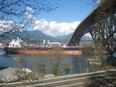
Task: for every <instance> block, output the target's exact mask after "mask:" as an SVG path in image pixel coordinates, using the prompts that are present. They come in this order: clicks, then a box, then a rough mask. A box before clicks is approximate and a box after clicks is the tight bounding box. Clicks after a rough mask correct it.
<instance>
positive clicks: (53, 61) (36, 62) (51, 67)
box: [0, 54, 89, 75]
mask: <svg viewBox="0 0 116 87" xmlns="http://www.w3.org/2000/svg"><path fill="white" fill-rule="evenodd" d="M88 58H89V57H86V56H74V55H72V56H69V55H21V54H20V55H5V54H0V67H26V68H29V69H31V70H32V71H34V72H38V73H44V74H51V73H53V74H55V75H65V74H73V73H80V72H86V70H87V68H88V64H87V60H88Z"/></svg>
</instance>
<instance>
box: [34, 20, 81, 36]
mask: <svg viewBox="0 0 116 87" xmlns="http://www.w3.org/2000/svg"><path fill="white" fill-rule="evenodd" d="M79 23H80V21H74V22H70V23H68V22H61V23H57V22H56V21H50V22H48V21H47V20H45V19H41V20H36V21H35V26H34V29H36V30H37V29H39V30H41V31H42V32H43V33H46V34H49V35H52V36H57V35H67V34H70V33H73V32H74V31H75V29H76V27H77V26H78V25H79Z"/></svg>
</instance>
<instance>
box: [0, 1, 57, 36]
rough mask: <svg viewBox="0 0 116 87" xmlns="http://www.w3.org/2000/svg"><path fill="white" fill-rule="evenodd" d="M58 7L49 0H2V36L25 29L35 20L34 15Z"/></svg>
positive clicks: (0, 3)
mask: <svg viewBox="0 0 116 87" xmlns="http://www.w3.org/2000/svg"><path fill="white" fill-rule="evenodd" d="M56 8H57V7H56V5H55V3H54V4H51V3H50V2H48V1H47V0H0V37H3V36H4V35H5V34H8V33H9V32H12V31H15V30H20V29H23V28H24V27H25V26H26V25H28V24H29V23H32V22H33V20H35V17H34V16H33V15H36V14H40V13H41V12H43V11H45V12H50V11H52V10H55V9H56Z"/></svg>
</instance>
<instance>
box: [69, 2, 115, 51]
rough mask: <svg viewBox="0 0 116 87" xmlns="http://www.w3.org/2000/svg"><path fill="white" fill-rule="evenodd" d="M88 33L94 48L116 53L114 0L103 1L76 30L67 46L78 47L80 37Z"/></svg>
mask: <svg viewBox="0 0 116 87" xmlns="http://www.w3.org/2000/svg"><path fill="white" fill-rule="evenodd" d="M86 33H90V34H91V36H92V38H93V40H94V42H95V45H96V47H97V46H98V45H99V44H102V47H103V48H105V49H107V51H108V52H110V53H112V52H116V38H115V36H116V0H104V1H103V2H102V3H101V4H100V5H99V6H98V7H96V8H95V9H94V10H93V11H92V12H91V13H90V14H89V15H88V16H87V17H86V18H85V19H84V20H83V21H82V22H81V23H80V25H79V26H78V27H77V28H76V30H75V32H74V34H73V36H72V38H71V39H70V41H69V43H68V45H69V46H75V45H79V43H80V40H81V37H82V36H83V35H84V34H86Z"/></svg>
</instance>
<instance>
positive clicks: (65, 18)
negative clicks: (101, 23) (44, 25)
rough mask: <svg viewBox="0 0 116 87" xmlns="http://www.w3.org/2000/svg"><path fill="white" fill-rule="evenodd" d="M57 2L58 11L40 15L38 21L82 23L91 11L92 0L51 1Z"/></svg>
mask: <svg viewBox="0 0 116 87" xmlns="http://www.w3.org/2000/svg"><path fill="white" fill-rule="evenodd" d="M52 1H55V2H57V4H56V5H57V6H58V9H56V10H54V11H51V12H50V13H46V12H44V13H41V14H40V15H38V17H37V18H38V19H41V18H45V19H46V20H47V21H57V22H72V21H82V20H83V19H84V18H85V17H86V16H87V15H88V14H89V13H90V11H91V10H92V9H93V7H94V6H93V3H92V0H52Z"/></svg>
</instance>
